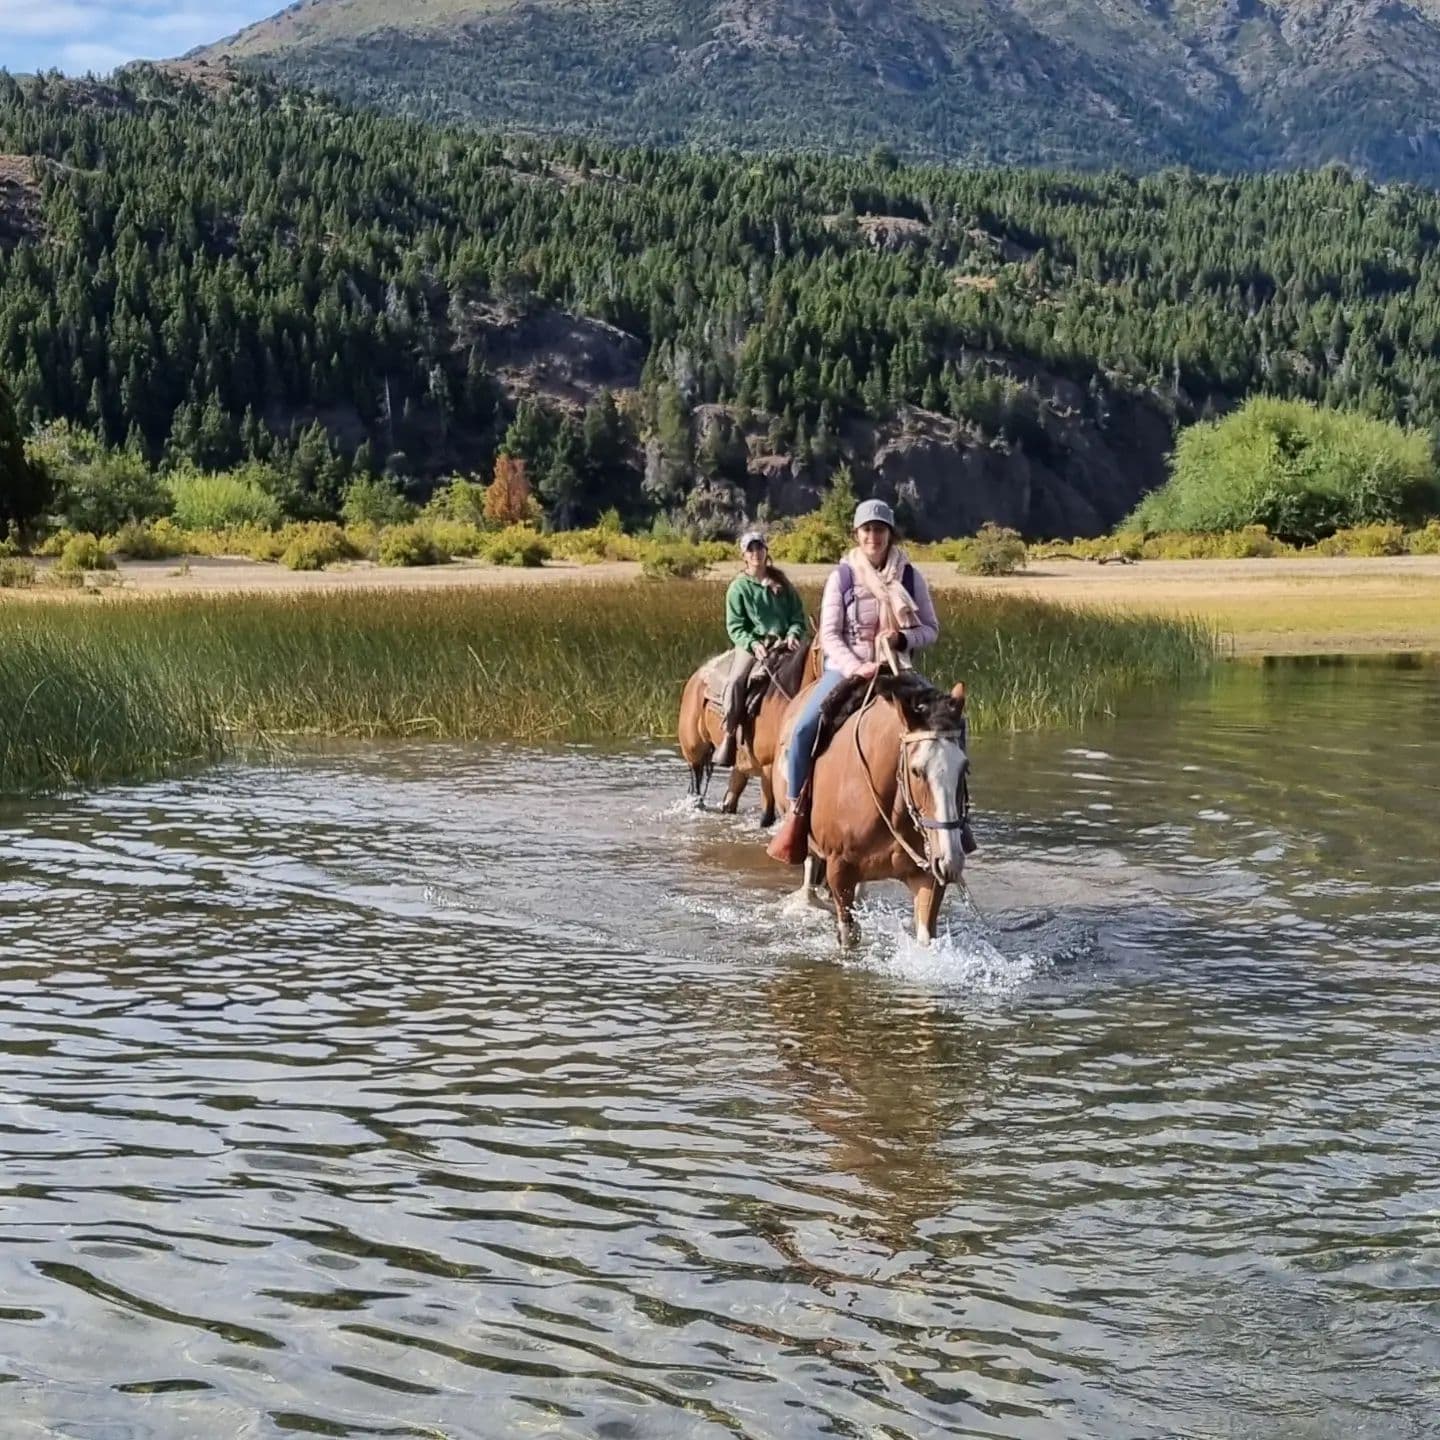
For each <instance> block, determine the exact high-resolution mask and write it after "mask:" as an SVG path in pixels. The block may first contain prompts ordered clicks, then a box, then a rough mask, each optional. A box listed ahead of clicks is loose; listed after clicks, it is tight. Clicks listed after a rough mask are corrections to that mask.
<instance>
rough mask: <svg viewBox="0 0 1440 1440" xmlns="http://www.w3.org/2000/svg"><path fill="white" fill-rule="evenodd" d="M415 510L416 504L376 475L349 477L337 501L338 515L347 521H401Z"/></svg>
mask: <svg viewBox="0 0 1440 1440" xmlns="http://www.w3.org/2000/svg"><path fill="white" fill-rule="evenodd" d="M414 514H415V507H414V506H413V505H412V504H410V502H409V501H408V500H406V498H405V497H404V496H403V495H402V494H401V493H400V492H399V490H397V489H396V488H395V486H394V485H393V484H391V482H390V481H389V480H386V479H385V478H384V477H383V476H378V475H362V476H361V477H360V478H359V479H358V480H352V481H351V482H350V484H349V485H348V486H347V487H346V490H345V498H344V499H343V500H342V501H341V502H340V518H341V519H342V520H344V522H345V523H346V524H347V525H367V524H368V525H403V524H404V523H405V522H406V521H408V520H409V519H411V517H412V516H413V515H414Z"/></svg>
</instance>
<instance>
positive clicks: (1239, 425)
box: [1129, 396, 1440, 542]
mask: <svg viewBox="0 0 1440 1440" xmlns="http://www.w3.org/2000/svg"><path fill="white" fill-rule="evenodd" d="M1437 507H1440V482H1437V477H1436V471H1435V463H1434V457H1433V455H1432V453H1431V446H1430V440H1429V437H1428V436H1427V435H1425V434H1423V433H1422V432H1420V431H1418V430H1405V429H1402V428H1401V427H1400V426H1398V425H1395V424H1391V423H1389V422H1387V421H1381V420H1372V419H1370V418H1368V417H1366V416H1364V415H1356V414H1350V413H1345V412H1341V411H1336V410H1324V409H1320V408H1318V407H1316V406H1314V405H1310V404H1307V403H1304V402H1301V401H1292V400H1276V399H1271V398H1269V397H1264V396H1258V397H1255V398H1253V399H1251V400H1249V401H1248V402H1247V403H1246V404H1245V405H1244V406H1243V407H1242V408H1241V409H1240V410H1238V411H1237V412H1236V413H1235V414H1233V415H1228V416H1226V417H1225V418H1224V419H1222V420H1218V421H1207V422H1202V423H1201V424H1198V425H1192V426H1190V428H1189V429H1187V430H1185V431H1183V432H1182V433H1181V435H1180V438H1179V441H1178V443H1177V445H1176V449H1175V455H1174V458H1173V460H1172V461H1171V475H1170V479H1169V481H1168V482H1167V483H1166V484H1165V485H1163V486H1162V487H1161V488H1160V489H1159V490H1156V491H1155V492H1153V493H1152V494H1150V495H1148V496H1146V498H1145V499H1144V500H1143V501H1142V502H1141V503H1140V505H1139V507H1138V508H1137V509H1136V510H1135V513H1134V514H1133V515H1132V516H1131V518H1130V522H1129V523H1130V524H1132V525H1138V526H1140V527H1141V528H1143V529H1144V530H1146V531H1147V532H1152V533H1153V532H1155V531H1166V530H1171V531H1174V530H1179V531H1204V532H1212V533H1213V532H1215V531H1225V530H1240V529H1242V528H1243V527H1245V526H1249V525H1263V526H1265V527H1266V529H1267V530H1268V531H1269V532H1270V533H1271V534H1273V535H1278V536H1280V537H1281V538H1282V539H1285V540H1288V541H1292V542H1303V541H1315V540H1317V539H1320V538H1321V537H1322V536H1325V535H1329V534H1332V533H1333V532H1334V531H1336V530H1339V529H1342V528H1346V527H1354V526H1363V525H1374V524H1390V523H1395V522H1400V521H1404V520H1405V519H1407V518H1410V517H1418V516H1420V515H1423V514H1426V513H1433V512H1434V511H1435V509H1436V508H1437Z"/></svg>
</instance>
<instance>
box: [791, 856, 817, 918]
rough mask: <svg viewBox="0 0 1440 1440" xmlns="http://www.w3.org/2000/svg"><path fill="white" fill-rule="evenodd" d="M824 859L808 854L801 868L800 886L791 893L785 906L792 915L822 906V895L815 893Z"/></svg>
mask: <svg viewBox="0 0 1440 1440" xmlns="http://www.w3.org/2000/svg"><path fill="white" fill-rule="evenodd" d="M824 863H825V862H824V861H823V860H821V859H820V858H819V857H818V856H815V855H807V856H806V857H805V864H804V867H803V868H802V870H801V875H802V877H803V878H802V879H801V881H800V888H799V889H798V890H795V891H793V892H792V893H791V895H790V898H789V899H788V900H787V901H786V902H785V908H786V910H788V911H789V912H790V913H791V914H792V915H799V914H802V913H803V912H804V911H806V910H816V909H819V908H820V897H819V896H818V895H817V894H816V893H815V887H816V886H817V885H819V883H820V875H821V867H822V866H823V865H824Z"/></svg>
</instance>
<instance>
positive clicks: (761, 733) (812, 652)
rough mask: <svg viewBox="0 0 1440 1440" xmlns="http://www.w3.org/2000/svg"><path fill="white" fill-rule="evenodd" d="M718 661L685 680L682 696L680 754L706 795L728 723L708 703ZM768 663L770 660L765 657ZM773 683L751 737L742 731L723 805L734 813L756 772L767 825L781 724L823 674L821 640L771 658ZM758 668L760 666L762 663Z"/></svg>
mask: <svg viewBox="0 0 1440 1440" xmlns="http://www.w3.org/2000/svg"><path fill="white" fill-rule="evenodd" d="M713 663H714V662H713V661H706V663H705V664H704V665H702V666H701V667H700V668H699V669H698V670H697V671H696V672H695V673H694V674H693V675H692V676H691V677H690V678H689V680H687V681H686V682H685V690H684V693H683V694H682V695H681V697H680V724H679V728H678V730H677V734H678V735H679V737H680V753H681V754H682V755H684V757H685V760H686V763H687V764H688V765H689V766H690V793H691V794H692V795H703V794H704V793H705V787H706V785H707V783H708V782H709V779H710V772H711V765H710V759H711V756H713V755H714V753H715V751H716V749H718V748H719V745H720V741H721V740H722V739H724V734H725V727H724V725H723V723H722V721H721V717H720V716H719V715H717V714H716V713H715V712H714V711H713V710H712V709H711V708H710V707H709V706H708V705H707V704H706V703H705V673H706V671H707V670H709V668H710V666H711V665H712V664H713ZM762 663H767V662H762ZM768 664H769V667H770V668H769V671H768V673H769V674H770V686H769V688H768V689H767V690H766V692H765V698H764V700H762V701H761V702H760V712H759V714H758V715H756V717H755V721H754V724H753V726H752V727H751V729H750V732H749V734H748V736H742V743H741V744H740V745H739V746H737V748H736V752H735V768H734V769H733V770H732V771H731V773H730V785H729V788H728V789H727V790H726V792H725V801H724V804H722V805H721V807H720V808H721V809H722V810H723V811H724V812H725V814H727V815H733V814H735V812H736V811H737V810H738V809H739V808H740V797H741V795H743V794H744V793H745V786H746V785H747V784H748V783H749V781H750V777H751V776H752V775H758V776H759V777H760V791H761V794H762V796H763V797H764V801H765V809H764V812H763V813H762V814H761V816H760V823H761V824H762V825H766V826H768V825H773V824H774V823H775V792H774V789H773V787H772V784H771V779H770V766H771V764H772V762H773V761H774V759H775V746H776V741H777V740H778V739H779V735H780V724H781V721H782V720H783V719H784V716H785V711H786V709H787V708H788V707H789V704H790V701H791V700H792V699H794V697H795V694H796V692H797V691H799V690H800V689H802V688H803V687H804V686H806V685H809V684H810V683H811V682H812V681H814V680H816V679H818V678H819V675H820V664H821V660H820V645H819V642H818V641H815V642H812V643H811V645H810V646H809V648H808V649H807V650H806V651H805V652H804V653H803V654H795V655H791V654H788V653H785V652H780V653H778V654H777V655H776V656H775V658H774V660H773V661H770V662H768ZM757 668H758V667H757Z"/></svg>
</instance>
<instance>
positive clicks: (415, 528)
mask: <svg viewBox="0 0 1440 1440" xmlns="http://www.w3.org/2000/svg"><path fill="white" fill-rule="evenodd" d="M376 554H377V557H378V559H379V561H380V563H381V564H382V565H393V566H409V565H439V564H441V563H442V562H443V561H444V559H445V556H444V554H443V553H442V552H441V550H440V547H439V546H438V545H437V544H436V543H435V540H434V537H433V536H432V535H431V534H430V532H429V531H428V530H426V529H424V528H422V527H421V526H419V525H393V526H391V527H390V529H388V530H385V531H383V532H382V533H381V535H380V543H379V546H378V547H377V551H376Z"/></svg>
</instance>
